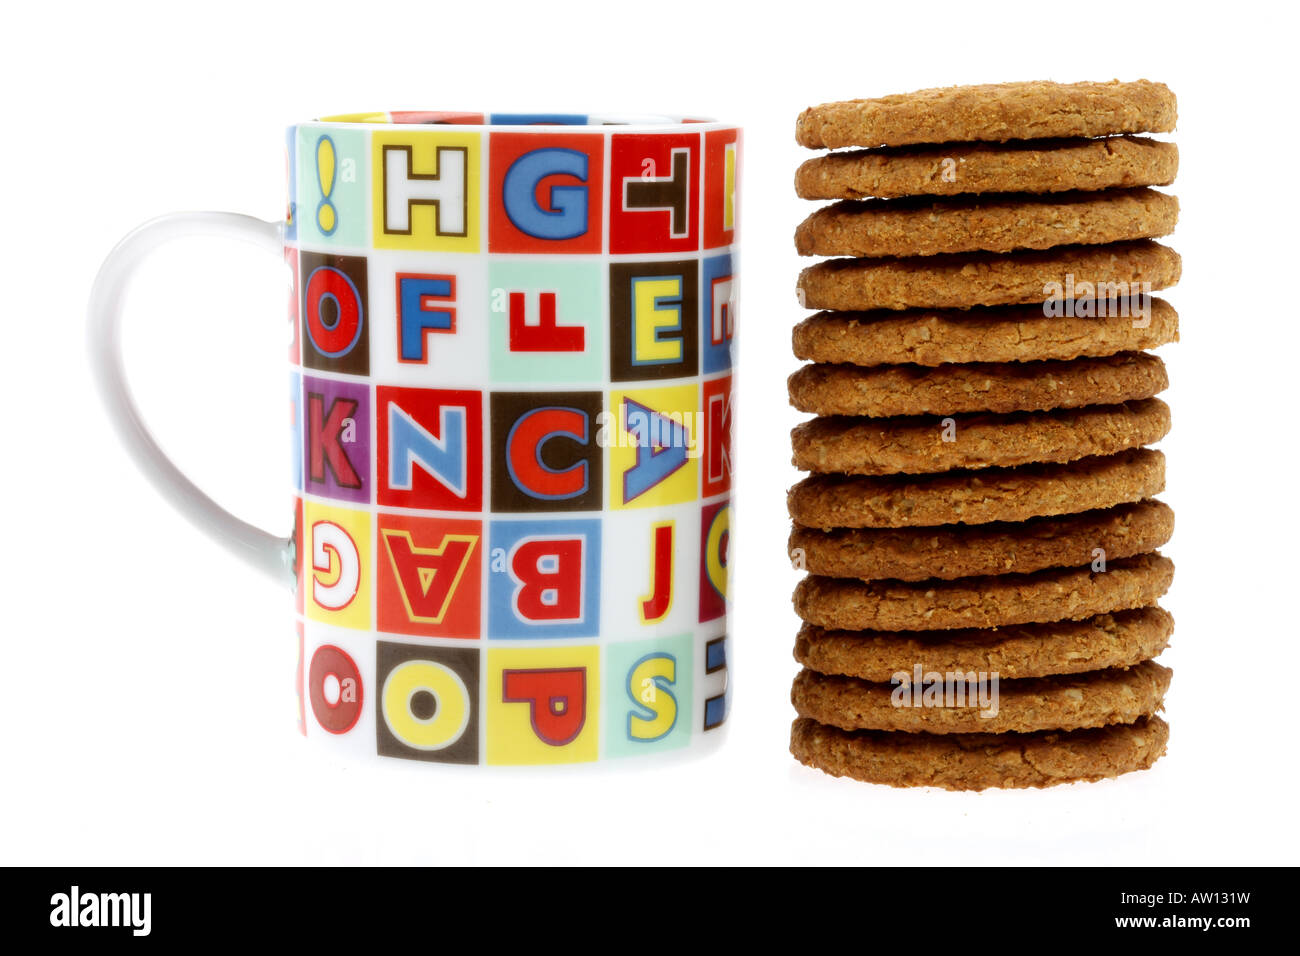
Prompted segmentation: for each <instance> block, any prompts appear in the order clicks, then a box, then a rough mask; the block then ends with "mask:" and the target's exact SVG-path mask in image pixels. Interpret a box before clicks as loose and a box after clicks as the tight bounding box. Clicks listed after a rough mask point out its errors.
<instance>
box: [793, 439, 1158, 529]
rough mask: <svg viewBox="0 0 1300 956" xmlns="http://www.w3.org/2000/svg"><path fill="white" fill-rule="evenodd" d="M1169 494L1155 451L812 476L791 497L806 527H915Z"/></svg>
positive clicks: (984, 520)
mask: <svg viewBox="0 0 1300 956" xmlns="http://www.w3.org/2000/svg"><path fill="white" fill-rule="evenodd" d="M1164 488H1165V456H1164V454H1163V453H1162V452H1159V451H1156V450H1154V449H1151V448H1135V449H1132V450H1131V451H1125V452H1120V453H1119V454H1118V455H1107V456H1105V457H1093V458H1083V459H1080V460H1079V461H1076V462H1069V463H1067V464H1064V465H1021V466H1020V467H1018V468H986V469H982V470H974V471H971V470H956V471H950V472H942V473H939V474H933V475H917V476H913V475H888V476H884V477H867V476H862V475H852V476H849V475H809V476H808V477H807V478H804V479H803V480H802V481H800V482H798V483H797V484H795V485H794V487H792V488H791V489H790V491H789V493H788V494H787V495H786V505H787V509H788V511H789V513H790V517H791V518H792V519H793V520H794V522H795V523H796V524H799V525H803V526H804V527H806V528H913V527H921V526H926V525H939V524H952V523H960V524H967V525H980V524H985V523H987V522H990V521H1025V520H1027V519H1029V518H1035V517H1038V516H1040V515H1057V514H1072V513H1075V512H1078V511H1089V510H1092V509H1095V508H1109V507H1111V506H1112V505H1116V504H1120V503H1122V502H1126V501H1140V500H1141V499H1143V498H1149V497H1151V496H1152V495H1156V494H1159V493H1160V492H1162V491H1164Z"/></svg>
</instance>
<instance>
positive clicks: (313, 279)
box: [305, 266, 362, 358]
mask: <svg viewBox="0 0 1300 956" xmlns="http://www.w3.org/2000/svg"><path fill="white" fill-rule="evenodd" d="M305 299H306V308H307V334H308V336H310V337H311V342H312V345H314V346H315V347H316V350H317V351H318V352H320V353H321V354H322V355H325V356H327V357H329V358H338V357H339V356H342V355H347V354H348V353H349V352H351V351H352V349H353V347H354V346H355V345H356V344H357V340H358V339H360V338H361V320H362V315H361V293H360V292H358V291H357V287H356V286H355V285H353V283H352V280H351V279H350V278H348V276H347V275H346V274H345V273H343V272H340V271H339V270H338V269H335V268H334V267H333V266H320V267H318V268H317V269H315V270H314V271H313V272H312V274H311V275H310V276H309V277H308V278H307V285H306V287H305ZM326 301H332V302H333V303H334V313H335V314H334V316H333V321H332V322H328V323H327V322H326V321H325V317H324V315H323V309H324V305H325V302H326Z"/></svg>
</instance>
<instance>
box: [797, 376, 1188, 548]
mask: <svg viewBox="0 0 1300 956" xmlns="http://www.w3.org/2000/svg"><path fill="white" fill-rule="evenodd" d="M1168 432H1169V406H1168V405H1166V404H1165V403H1164V402H1162V401H1161V400H1160V399H1158V398H1147V399H1143V400H1142V401H1138V402H1127V403H1125V404H1121V405H1088V406H1085V407H1084V408H1058V409H1053V410H1051V411H1047V412H1012V413H1011V414H1008V415H994V414H988V413H982V412H981V413H975V414H968V415H955V416H949V417H947V418H939V417H938V416H926V415H919V416H906V417H902V418H857V417H850V416H842V415H830V416H827V417H825V418H814V419H812V420H811V421H806V422H803V423H801V424H799V425H796V426H795V427H794V429H793V430H792V431H791V433H790V437H791V442H792V444H793V447H794V457H793V462H794V466H795V467H796V468H798V469H799V470H801V471H812V472H817V473H821V474H824V473H826V472H837V473H840V474H846V475H893V474H900V473H902V474H909V475H921V474H928V473H930V472H937V471H948V470H949V469H952V468H990V467H1011V466H1014V465H1025V464H1029V463H1031V462H1066V461H1074V460H1076V459H1079V458H1086V457H1088V456H1090V455H1113V454H1115V453H1116V452H1120V451H1124V450H1125V449H1127V448H1137V447H1139V446H1141V445H1149V444H1152V443H1153V442H1157V441H1159V440H1160V439H1161V438H1163V437H1164V436H1165V435H1166V434H1167V433H1168ZM943 523H946V522H943Z"/></svg>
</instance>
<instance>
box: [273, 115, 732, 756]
mask: <svg viewBox="0 0 1300 956" xmlns="http://www.w3.org/2000/svg"><path fill="white" fill-rule="evenodd" d="M620 130H622V131H620ZM287 142H288V152H289V155H288V170H289V177H288V178H289V189H290V196H289V204H288V208H289V209H290V210H291V219H292V221H291V223H290V224H289V227H288V228H287V229H286V233H285V235H286V249H285V254H286V259H287V261H288V263H289V265H290V267H291V269H290V271H291V273H292V275H293V281H294V286H295V288H294V291H293V294H292V296H291V305H290V310H289V314H290V323H291V336H290V341H291V347H290V355H291V358H292V362H293V366H294V367H293V370H292V374H291V389H290V395H291V398H290V401H291V404H292V408H291V415H290V422H291V428H292V436H293V438H292V440H293V443H294V447H293V479H294V483H295V484H294V504H295V514H296V516H297V519H296V522H295V532H294V535H295V545H296V551H295V553H296V565H297V574H298V595H297V633H298V635H299V636H298V640H299V663H298V677H297V682H298V686H297V701H298V719H299V726H300V728H301V729H302V732H303V733H304V734H306V735H307V736H309V737H318V738H319V739H320V740H322V741H326V742H328V743H329V744H331V745H332V746H336V747H342V748H350V749H352V750H353V751H354V752H356V753H366V754H378V755H380V756H384V757H393V758H399V759H406V760H423V761H431V762H437V763H459V764H484V763H495V764H551V763H571V762H581V761H591V760H600V759H607V758H623V757H628V756H636V755H639V754H653V753H657V752H661V751H664V750H668V749H674V748H681V747H686V746H689V745H690V744H691V743H692V742H693V741H699V740H701V739H702V737H703V735H709V734H713V733H715V732H716V731H717V728H719V727H720V726H721V725H722V724H723V723H724V722H725V719H726V713H727V709H728V704H729V701H730V694H729V691H728V674H727V664H728V661H729V658H730V643H731V642H730V636H729V634H728V632H727V607H728V603H727V602H728V597H727V584H728V577H729V571H728V565H729V556H730V528H731V521H730V510H731V507H730V503H731V481H732V479H731V466H732V455H731V431H732V421H733V415H732V354H733V353H732V341H733V337H734V335H735V330H736V320H737V314H736V306H735V290H736V287H737V284H736V281H735V279H734V277H733V270H734V264H735V262H736V257H735V250H734V243H735V237H736V213H737V203H736V183H737V176H738V163H739V131H738V130H736V129H734V128H719V127H718V126H717V125H716V124H691V123H689V122H683V123H678V124H670V125H664V126H663V127H662V128H646V127H639V128H636V129H632V128H628V127H620V126H619V125H617V124H612V123H610V122H608V121H607V120H605V119H603V118H600V117H586V116H567V115H556V116H514V115H511V116H501V115H491V116H489V115H484V114H474V113H383V114H373V115H368V116H364V117H362V116H358V117H348V118H341V119H339V120H331V121H324V122H321V123H312V124H305V125H302V126H299V127H295V128H294V129H292V130H290V133H289V136H288V140H287Z"/></svg>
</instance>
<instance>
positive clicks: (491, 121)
mask: <svg viewBox="0 0 1300 956" xmlns="http://www.w3.org/2000/svg"><path fill="white" fill-rule="evenodd" d="M394 117H401V118H400V119H394ZM294 126H332V127H333V126H337V127H351V128H358V129H393V130H410V129H412V128H420V127H423V128H425V129H443V130H447V131H466V132H471V131H475V132H488V131H490V132H513V133H552V134H554V133H588V134H597V133H603V132H606V131H614V132H642V131H646V132H650V131H659V132H661V131H664V130H681V131H685V132H689V131H696V130H715V129H739V128H740V125H739V124H738V123H727V122H723V121H721V120H717V119H713V118H708V117H697V116H682V115H676V114H668V113H628V112H605V111H593V112H590V113H577V112H574V113H539V112H535V111H521V112H488V111H482V112H479V111H472V110H392V111H386V112H378V111H375V112H358V113H337V114H331V115H327V116H320V117H316V118H314V119H310V120H306V121H304V122H301V123H295V124H294Z"/></svg>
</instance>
